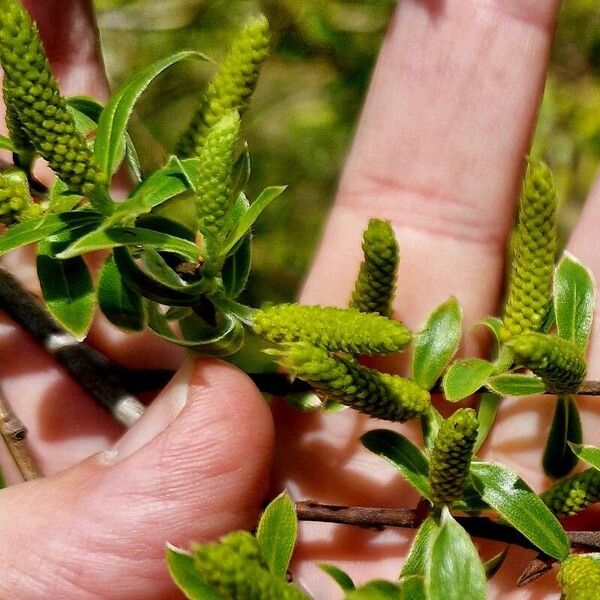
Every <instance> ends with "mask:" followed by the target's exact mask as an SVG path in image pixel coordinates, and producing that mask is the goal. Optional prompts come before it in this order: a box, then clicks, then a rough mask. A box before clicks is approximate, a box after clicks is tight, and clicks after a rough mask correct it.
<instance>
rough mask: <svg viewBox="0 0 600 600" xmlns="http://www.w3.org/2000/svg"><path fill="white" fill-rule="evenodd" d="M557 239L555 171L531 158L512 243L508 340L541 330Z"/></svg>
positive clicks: (506, 321) (505, 333)
mask: <svg viewBox="0 0 600 600" xmlns="http://www.w3.org/2000/svg"><path fill="white" fill-rule="evenodd" d="M556 240H557V220H556V192H555V189H554V180H553V177H552V172H551V171H550V169H549V168H548V166H547V165H546V164H544V163H543V162H541V161H536V160H533V159H529V162H528V165H527V172H526V174H525V182H524V184H523V191H522V193H521V203H520V207H519V217H518V222H517V226H516V228H515V231H514V233H513V239H512V242H511V250H512V260H511V265H510V272H509V278H508V294H507V299H506V304H505V307H504V329H503V332H502V336H503V338H504V341H506V340H507V339H510V338H511V337H512V336H514V335H518V334H519V333H524V332H527V331H538V330H539V328H540V325H541V324H542V321H543V319H544V316H545V315H546V313H547V311H548V308H549V307H550V303H551V300H552V296H551V294H552V274H553V271H554V258H555V256H556V246H557V241H556Z"/></svg>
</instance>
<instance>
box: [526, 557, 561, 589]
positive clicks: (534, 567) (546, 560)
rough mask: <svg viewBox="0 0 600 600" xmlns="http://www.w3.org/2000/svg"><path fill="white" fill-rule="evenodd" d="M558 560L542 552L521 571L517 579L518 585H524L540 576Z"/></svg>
mask: <svg viewBox="0 0 600 600" xmlns="http://www.w3.org/2000/svg"><path fill="white" fill-rule="evenodd" d="M555 562H556V561H555V560H554V559H553V558H550V557H548V556H544V555H543V554H540V555H538V556H536V557H535V558H534V559H533V560H532V561H531V562H530V563H529V564H528V565H527V567H526V568H525V570H524V571H523V572H522V573H521V575H520V577H519V579H517V585H519V586H523V585H527V584H528V583H531V582H532V581H535V580H536V579H538V578H540V577H541V576H542V575H543V574H544V573H547V572H548V571H549V570H550V569H551V568H552V565H553V564H554V563H555Z"/></svg>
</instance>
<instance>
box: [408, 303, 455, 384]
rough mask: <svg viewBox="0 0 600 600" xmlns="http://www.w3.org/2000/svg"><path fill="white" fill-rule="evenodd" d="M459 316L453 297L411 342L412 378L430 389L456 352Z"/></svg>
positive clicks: (435, 313) (433, 313) (441, 306)
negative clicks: (412, 348)
mask: <svg viewBox="0 0 600 600" xmlns="http://www.w3.org/2000/svg"><path fill="white" fill-rule="evenodd" d="M461 330H462V313H461V309H460V306H459V305H458V302H457V301H456V298H454V297H452V298H450V299H449V300H446V302H444V303H443V304H441V305H440V306H438V307H437V308H436V309H435V310H434V311H433V312H432V313H431V314H430V315H429V318H428V319H427V323H425V327H424V328H423V329H422V330H421V331H420V332H419V333H418V335H417V336H416V339H415V349H414V353H413V359H412V371H413V379H414V380H415V381H416V382H417V383H418V384H419V385H420V386H421V387H422V388H424V389H426V390H430V389H431V388H432V387H433V386H434V385H435V382H436V381H437V380H438V379H439V378H440V377H441V375H442V373H443V372H444V369H445V368H446V366H447V365H448V363H449V362H450V360H451V359H452V357H453V356H454V354H455V353H456V351H457V350H458V344H459V343H460V335H461Z"/></svg>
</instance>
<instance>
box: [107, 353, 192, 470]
mask: <svg viewBox="0 0 600 600" xmlns="http://www.w3.org/2000/svg"><path fill="white" fill-rule="evenodd" d="M195 365H196V361H195V359H192V358H189V359H187V360H186V362H185V363H184V365H183V366H182V367H181V368H180V369H179V371H178V372H177V374H176V375H175V377H173V379H172V380H171V381H170V382H169V383H168V385H167V386H166V387H165V389H164V390H163V391H162V392H161V394H160V395H159V396H158V397H157V398H156V400H155V401H154V402H153V403H152V404H151V405H150V406H149V407H148V408H147V409H146V412H145V413H144V414H143V416H142V417H141V418H140V420H139V421H138V422H137V423H136V424H135V425H134V426H133V427H132V428H131V429H130V430H129V431H127V433H125V435H123V437H122V438H121V439H120V440H119V441H118V442H117V443H116V444H115V445H114V446H113V447H112V448H111V449H110V450H106V451H104V452H102V453H101V455H100V457H99V460H100V462H102V463H103V464H109V465H110V464H115V463H118V462H120V461H122V460H124V459H126V458H127V457H128V456H131V455H132V454H133V453H134V452H137V451H138V450H139V449H140V448H142V447H143V446H145V445H146V444H147V443H148V442H151V441H152V440H153V439H154V438H155V437H156V436H157V435H158V434H159V433H161V432H162V431H164V430H165V429H166V428H167V427H168V426H169V425H170V424H171V423H172V422H173V421H174V420H175V419H176V418H177V417H178V416H179V414H180V413H181V411H182V410H183V408H184V406H185V405H186V402H187V399H188V391H189V384H190V378H191V376H192V373H193V371H194V368H195Z"/></svg>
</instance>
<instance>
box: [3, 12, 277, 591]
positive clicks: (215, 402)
mask: <svg viewBox="0 0 600 600" xmlns="http://www.w3.org/2000/svg"><path fill="white" fill-rule="evenodd" d="M25 4H26V6H27V7H28V9H29V10H30V11H31V13H32V16H33V17H34V19H35V20H36V21H37V23H38V25H39V27H40V31H41V34H42V37H43V39H44V41H45V46H46V48H47V50H48V54H49V57H50V59H51V62H52V63H53V70H54V73H55V74H56V76H57V78H58V79H59V81H60V84H61V89H62V91H63V93H64V94H66V95H74V94H89V95H92V96H95V97H97V98H99V99H100V100H103V99H105V98H106V96H107V85H106V80H105V78H104V74H103V71H102V68H101V61H100V58H99V54H98V47H97V37H96V31H95V27H94V22H93V17H92V10H91V4H90V3H89V2H87V1H86V0H64V1H62V2H58V3H56V2H46V1H42V0H38V1H35V0H30V1H29V2H25ZM0 112H2V110H1V107H0ZM0 121H1V122H4V120H3V119H2V118H1V116H0ZM7 158H8V157H7ZM41 176H42V177H44V176H45V174H44V173H43V172H42V173H41ZM34 264H35V263H34V261H32V260H31V255H30V253H27V252H15V253H11V255H9V257H7V260H6V262H5V265H6V266H8V267H9V268H10V269H11V270H12V271H13V273H15V274H17V275H18V276H19V278H20V279H21V280H22V281H23V282H24V283H25V284H26V285H27V286H28V287H30V288H31V289H36V285H37V284H36V281H35V266H34ZM90 339H91V341H92V343H93V344H94V345H95V346H96V347H98V348H100V349H101V350H103V351H104V353H105V354H107V355H108V356H109V357H110V358H112V359H114V360H117V361H119V362H121V363H122V364H125V365H128V366H132V367H145V368H152V367H161V368H177V367H179V366H180V365H181V363H182V360H183V357H182V354H181V353H180V352H179V351H177V350H176V349H175V348H173V347H171V346H168V345H167V344H166V343H161V342H159V341H158V340H157V339H156V338H155V337H154V336H152V335H150V334H135V335H133V336H130V335H124V334H120V333H119V332H117V331H116V330H114V329H113V328H111V327H110V326H109V325H108V323H107V322H106V321H105V320H103V319H102V318H97V319H96V323H95V325H94V327H93V329H92V332H91V334H90ZM0 353H1V355H2V361H0V388H1V390H2V391H3V392H4V393H5V394H6V396H7V398H8V400H9V402H10V404H11V405H12V407H13V408H14V410H15V412H16V414H18V415H19V417H20V418H21V420H22V421H23V422H24V423H25V424H26V425H27V426H28V429H29V434H28V444H29V447H30V449H31V452H32V454H33V455H34V456H35V458H36V459H37V462H38V464H39V466H40V467H41V470H42V472H43V474H44V475H47V477H45V478H44V479H39V480H35V481H31V482H28V483H24V484H20V485H14V486H11V487H9V488H7V489H5V490H2V491H1V492H0V536H1V537H2V540H3V543H2V545H1V547H0V564H2V566H3V569H2V573H3V576H2V578H1V581H0V597H2V598H8V597H10V598H18V599H19V600H21V599H23V600H26V599H32V600H34V599H38V598H61V599H64V600H69V599H77V600H82V599H85V598H89V599H92V598H102V599H103V600H109V599H111V598H113V599H115V600H127V599H131V600H139V599H140V598H143V599H144V600H152V599H153V598H156V599H157V600H158V599H160V600H164V599H168V598H180V597H181V594H180V593H179V592H178V591H177V590H176V589H175V586H174V584H173V583H172V582H171V580H170V578H169V575H168V572H167V568H166V563H165V559H164V551H165V542H166V541H170V542H172V543H174V544H179V545H181V546H187V545H188V543H189V541H190V540H191V539H195V540H209V539H213V538H216V537H219V536H220V535H222V534H224V533H226V532H228V531H230V530H232V529H239V528H245V527H251V526H252V525H253V524H254V522H255V520H256V516H257V514H258V511H259V509H260V503H261V501H262V499H263V497H264V494H265V487H266V482H267V477H268V472H269V468H270V457H271V446H272V437H273V436H272V421H271V415H270V413H269V411H268V408H267V406H266V404H265V403H264V400H263V399H262V397H261V395H260V394H259V393H258V391H257V390H256V389H255V388H254V386H253V385H252V384H251V382H250V381H249V379H248V378H246V377H245V376H244V375H243V374H242V373H241V372H239V371H237V370H236V369H234V368H233V367H230V366H228V365H226V364H224V363H221V362H219V361H216V360H198V361H192V360H191V359H189V360H188V361H187V362H186V363H185V364H184V365H183V367H181V369H180V370H179V372H178V374H177V376H176V377H175V379H174V380H173V382H172V383H170V384H169V385H168V386H167V387H166V388H165V389H164V390H163V391H162V393H161V394H160V395H159V396H158V397H157V398H156V399H155V400H154V402H153V403H152V406H151V407H150V408H149V409H148V410H147V412H146V414H145V415H144V416H143V417H142V419H141V420H140V421H139V422H138V423H137V424H136V425H135V426H134V427H133V428H132V429H131V430H129V431H128V432H127V433H126V434H125V435H122V431H121V430H120V428H119V427H118V426H117V425H116V424H115V423H114V422H113V421H112V419H111V418H110V417H109V416H108V414H107V413H105V412H104V411H102V409H100V408H99V407H98V406H97V405H96V404H94V402H93V401H92V400H91V399H90V398H89V397H87V396H86V394H85V393H84V392H83V391H82V390H81V389H80V388H79V386H78V385H76V384H75V383H74V382H73V381H72V380H70V379H69V378H68V377H67V376H66V375H65V374H64V372H63V371H62V369H61V368H60V367H59V366H58V365H57V364H56V363H55V361H54V360H53V359H52V358H51V357H50V356H49V355H48V354H47V353H46V352H44V351H43V349H42V348H40V347H39V346H37V345H36V343H34V341H33V340H32V339H31V338H30V337H29V336H28V335H27V334H26V333H24V332H23V331H21V330H20V329H19V328H18V327H17V326H15V325H14V324H13V323H12V322H11V321H9V320H8V319H7V318H6V317H5V316H3V315H2V316H1V317H0ZM240 423H243V427H240ZM249 449H252V452H249ZM0 463H1V465H2V471H3V473H5V475H6V477H7V479H8V481H9V482H10V483H16V482H17V481H19V476H18V473H16V471H15V468H14V465H13V464H12V460H11V458H10V457H9V456H8V454H7V452H6V450H5V449H4V448H2V452H1V453H0Z"/></svg>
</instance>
